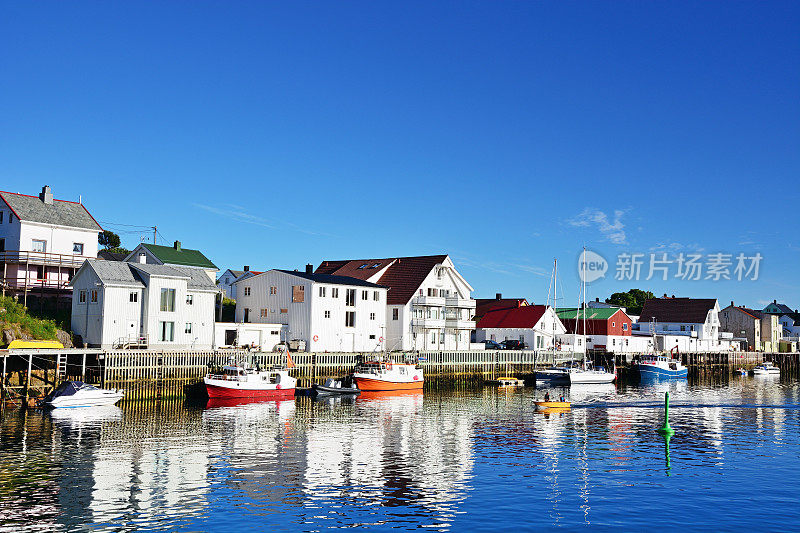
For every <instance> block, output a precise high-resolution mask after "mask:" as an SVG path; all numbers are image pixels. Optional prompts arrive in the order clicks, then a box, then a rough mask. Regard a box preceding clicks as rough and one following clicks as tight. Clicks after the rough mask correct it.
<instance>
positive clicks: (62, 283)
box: [0, 250, 93, 292]
mask: <svg viewBox="0 0 800 533" xmlns="http://www.w3.org/2000/svg"><path fill="white" fill-rule="evenodd" d="M87 259H93V258H90V257H86V256H82V255H73V254H69V255H67V254H51V253H45V252H28V251H19V250H4V251H2V252H0V263H2V264H3V267H2V276H3V277H2V287H3V290H5V289H10V290H17V289H21V290H25V291H26V292H27V291H28V290H30V289H49V290H58V291H63V290H67V288H68V285H69V282H70V280H71V279H72V274H74V273H75V271H77V270H78V268H80V266H81V265H82V264H83V262H84V261H86V260H87Z"/></svg>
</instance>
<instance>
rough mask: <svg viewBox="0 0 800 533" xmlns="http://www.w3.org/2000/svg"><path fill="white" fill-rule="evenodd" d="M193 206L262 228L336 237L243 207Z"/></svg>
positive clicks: (226, 205) (228, 205)
mask: <svg viewBox="0 0 800 533" xmlns="http://www.w3.org/2000/svg"><path fill="white" fill-rule="evenodd" d="M192 205H193V206H194V207H197V208H199V209H203V210H205V211H208V212H209V213H214V214H215V215H219V216H222V217H225V218H229V219H231V220H235V221H237V222H244V223H246V224H253V225H254V226H261V227H262V228H269V229H279V228H280V227H283V228H287V229H289V230H293V231H299V232H300V233H305V234H307V235H321V236H325V237H335V235H332V234H330V233H325V232H322V231H316V230H310V229H306V228H303V227H300V226H298V225H297V224H293V223H291V222H288V221H282V222H281V221H274V220H269V219H266V218H263V217H260V216H257V215H251V214H250V213H248V212H247V211H245V209H244V208H243V207H241V206H238V205H233V204H224V205H223V206H222V207H215V206H212V205H205V204H192Z"/></svg>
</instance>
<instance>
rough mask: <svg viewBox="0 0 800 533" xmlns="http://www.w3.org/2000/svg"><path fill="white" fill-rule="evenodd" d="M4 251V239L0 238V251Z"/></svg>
mask: <svg viewBox="0 0 800 533" xmlns="http://www.w3.org/2000/svg"><path fill="white" fill-rule="evenodd" d="M0 213H2V211H0ZM5 251H6V240H5V239H0V252H5Z"/></svg>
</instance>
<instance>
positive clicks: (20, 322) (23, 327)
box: [0, 297, 58, 342]
mask: <svg viewBox="0 0 800 533" xmlns="http://www.w3.org/2000/svg"><path fill="white" fill-rule="evenodd" d="M0 329H2V330H6V329H10V330H12V331H13V332H14V333H15V336H16V337H17V338H20V337H23V336H28V337H30V338H32V339H40V340H54V339H55V338H56V330H57V329H58V328H57V327H56V322H55V321H54V320H49V319H44V318H36V317H34V316H32V315H31V314H30V313H29V312H28V310H27V309H26V308H25V306H23V305H22V304H20V303H18V302H16V301H15V300H14V299H13V298H9V297H6V298H0ZM0 342H4V341H2V340H0Z"/></svg>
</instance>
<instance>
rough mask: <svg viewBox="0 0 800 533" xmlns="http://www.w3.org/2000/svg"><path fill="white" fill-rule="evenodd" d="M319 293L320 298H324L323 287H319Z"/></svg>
mask: <svg viewBox="0 0 800 533" xmlns="http://www.w3.org/2000/svg"><path fill="white" fill-rule="evenodd" d="M319 295H320V297H321V298H325V287H320V288H319Z"/></svg>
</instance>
